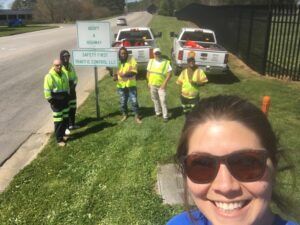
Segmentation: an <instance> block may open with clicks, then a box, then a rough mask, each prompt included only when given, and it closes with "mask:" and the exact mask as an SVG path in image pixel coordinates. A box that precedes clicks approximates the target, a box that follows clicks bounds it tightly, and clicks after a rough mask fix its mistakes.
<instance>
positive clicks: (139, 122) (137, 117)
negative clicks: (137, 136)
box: [135, 115, 142, 124]
mask: <svg viewBox="0 0 300 225" xmlns="http://www.w3.org/2000/svg"><path fill="white" fill-rule="evenodd" d="M135 122H136V123H138V124H141V123H142V120H141V119H140V117H139V116H138V115H136V116H135Z"/></svg>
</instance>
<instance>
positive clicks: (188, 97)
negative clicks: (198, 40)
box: [176, 51, 208, 115]
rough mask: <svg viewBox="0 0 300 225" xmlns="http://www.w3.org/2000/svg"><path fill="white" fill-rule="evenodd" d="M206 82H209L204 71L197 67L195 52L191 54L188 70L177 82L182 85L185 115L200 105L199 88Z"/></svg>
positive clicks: (188, 59)
mask: <svg viewBox="0 0 300 225" xmlns="http://www.w3.org/2000/svg"><path fill="white" fill-rule="evenodd" d="M206 82H208V80H207V77H206V75H205V73H204V71H203V70H202V69H200V68H199V67H198V66H196V65H195V52H193V51H191V52H189V53H188V58H187V68H186V69H184V70H183V71H182V72H181V73H180V75H179V77H178V79H177V81H176V83H177V84H178V85H180V91H181V96H180V99H181V104H182V108H183V112H184V114H186V115H187V114H188V113H189V112H190V111H191V110H192V109H193V108H194V107H195V106H196V105H197V104H198V103H199V100H200V97H199V87H200V86H201V85H203V84H205V83H206Z"/></svg>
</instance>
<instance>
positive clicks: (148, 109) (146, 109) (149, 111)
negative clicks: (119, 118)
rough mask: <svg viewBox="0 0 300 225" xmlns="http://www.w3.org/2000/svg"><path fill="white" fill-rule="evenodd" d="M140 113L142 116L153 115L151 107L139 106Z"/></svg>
mask: <svg viewBox="0 0 300 225" xmlns="http://www.w3.org/2000/svg"><path fill="white" fill-rule="evenodd" d="M140 115H141V117H142V118H146V117H150V116H154V115H155V113H154V108H153V107H140Z"/></svg>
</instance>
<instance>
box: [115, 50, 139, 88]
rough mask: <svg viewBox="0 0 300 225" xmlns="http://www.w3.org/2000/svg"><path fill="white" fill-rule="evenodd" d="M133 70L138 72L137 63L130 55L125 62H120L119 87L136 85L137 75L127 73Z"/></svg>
mask: <svg viewBox="0 0 300 225" xmlns="http://www.w3.org/2000/svg"><path fill="white" fill-rule="evenodd" d="M127 72H133V73H137V64H136V61H135V58H134V57H133V56H128V59H127V61H126V62H125V63H121V62H120V61H119V62H118V70H117V77H118V83H117V88H125V87H135V86H136V76H132V77H126V76H125V73H127Z"/></svg>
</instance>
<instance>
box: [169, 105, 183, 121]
mask: <svg viewBox="0 0 300 225" xmlns="http://www.w3.org/2000/svg"><path fill="white" fill-rule="evenodd" d="M169 112H170V113H171V117H170V119H171V120H172V119H176V118H177V117H179V116H181V115H182V114H183V112H182V108H181V107H175V108H172V109H169Z"/></svg>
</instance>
